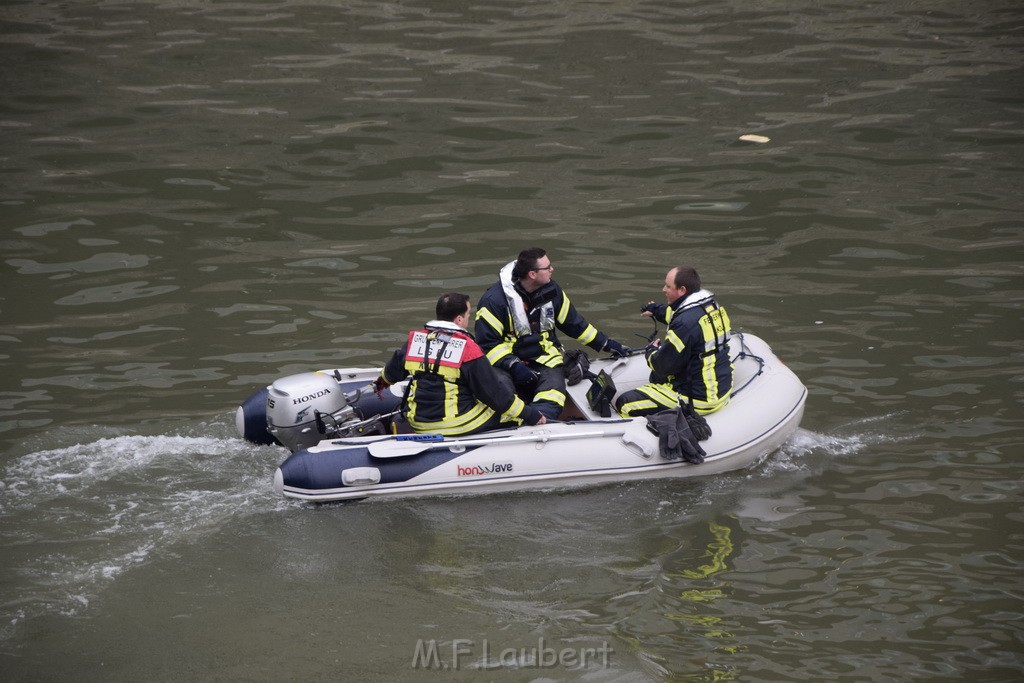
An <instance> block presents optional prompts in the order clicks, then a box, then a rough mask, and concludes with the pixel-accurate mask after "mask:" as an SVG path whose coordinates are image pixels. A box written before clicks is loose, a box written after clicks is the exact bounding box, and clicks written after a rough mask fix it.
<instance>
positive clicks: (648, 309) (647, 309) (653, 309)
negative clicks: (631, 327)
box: [640, 301, 659, 315]
mask: <svg viewBox="0 0 1024 683" xmlns="http://www.w3.org/2000/svg"><path fill="white" fill-rule="evenodd" d="M658 308H659V306H658V304H656V303H654V302H653V301H651V302H650V303H648V304H647V305H645V306H644V307H643V308H641V309H640V312H641V313H653V314H654V315H658Z"/></svg>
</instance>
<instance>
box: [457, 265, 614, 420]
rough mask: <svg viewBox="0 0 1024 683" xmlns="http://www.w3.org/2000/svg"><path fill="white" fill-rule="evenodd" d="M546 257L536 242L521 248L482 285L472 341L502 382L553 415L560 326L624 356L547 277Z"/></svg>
mask: <svg viewBox="0 0 1024 683" xmlns="http://www.w3.org/2000/svg"><path fill="white" fill-rule="evenodd" d="M554 269H555V267H554V266H553V265H551V258H550V257H549V256H548V254H547V252H546V251H544V250H543V249H541V248H540V247H533V248H530V249H524V250H523V251H521V252H520V253H519V258H517V259H516V260H515V261H512V262H511V263H509V264H507V265H506V266H505V267H504V268H502V269H501V272H500V273H499V275H498V282H497V283H495V284H494V285H492V286H491V288H490V289H488V290H487V291H486V292H485V293H484V295H483V297H482V298H481V299H480V303H479V304H478V305H477V314H476V328H475V334H476V340H477V343H479V344H480V347H481V348H483V350H484V352H486V353H487V359H488V360H489V361H490V362H491V364H492V365H493V366H494V367H496V368H497V369H499V370H503V371H504V372H499V373H498V376H499V378H501V380H502V381H503V382H509V383H511V384H514V385H515V388H516V390H517V391H518V392H519V393H521V394H532V395H533V401H532V405H533V406H534V407H536V408H537V410H539V411H540V412H541V413H542V414H543V415H545V416H546V417H547V418H548V419H549V420H557V419H558V417H559V415H560V414H561V412H562V407H563V406H564V405H565V372H564V370H563V367H562V366H563V365H564V360H563V353H564V350H563V348H562V345H561V343H560V342H559V340H558V335H557V331H558V330H560V331H562V332H564V333H565V334H567V335H569V336H570V337H572V338H574V339H576V340H578V341H579V342H580V343H581V344H585V345H587V346H589V347H590V348H592V349H594V350H595V351H608V352H610V353H612V354H616V355H624V354H625V353H626V351H627V349H626V347H624V346H623V345H622V344H620V343H619V342H617V341H615V340H614V339H611V338H610V337H608V335H606V334H604V333H603V332H599V331H598V330H597V328H596V327H594V326H593V325H591V324H590V323H588V322H587V321H586V320H585V319H584V318H583V316H582V315H580V314H579V312H578V311H577V310H576V307H575V306H573V305H572V302H570V301H569V297H568V296H567V295H566V293H565V292H564V291H563V290H562V288H561V287H560V286H559V285H558V283H557V282H555V281H554V280H553V279H552V271H554Z"/></svg>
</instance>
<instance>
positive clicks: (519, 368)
mask: <svg viewBox="0 0 1024 683" xmlns="http://www.w3.org/2000/svg"><path fill="white" fill-rule="evenodd" d="M508 372H509V374H510V375H512V383H513V384H515V385H516V390H518V391H532V390H533V388H534V387H535V386H537V378H538V375H537V373H536V372H534V371H533V370H531V369H530V368H529V367H527V365H526V363H524V362H523V361H521V360H517V361H515V362H514V363H512V365H511V367H509V369H508Z"/></svg>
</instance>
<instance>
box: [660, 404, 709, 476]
mask: <svg viewBox="0 0 1024 683" xmlns="http://www.w3.org/2000/svg"><path fill="white" fill-rule="evenodd" d="M647 429H648V430H649V431H650V432H651V433H653V434H657V435H658V446H659V447H660V448H661V457H663V458H665V459H666V460H679V459H680V458H682V459H683V460H685V461H686V462H688V463H691V464H693V465H699V464H701V463H702V462H704V456H706V455H707V452H706V451H705V450H704V449H703V448H701V446H700V442H701V441H706V440H707V439H709V438H711V427H710V426H708V422H707V420H705V419H704V418H703V417H702V416H700V415H698V414H697V413H696V412H694V410H693V408H692V407H690V406H689V405H686V404H684V405H681V406H679V407H678V408H675V409H673V410H666V411H663V412H660V413H655V414H654V415H648V416H647Z"/></svg>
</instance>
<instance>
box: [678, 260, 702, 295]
mask: <svg viewBox="0 0 1024 683" xmlns="http://www.w3.org/2000/svg"><path fill="white" fill-rule="evenodd" d="M675 285H676V287H677V288H682V287H686V293H687V294H692V293H694V292H697V291H700V275H698V274H697V271H696V270H694V269H693V266H676V276H675Z"/></svg>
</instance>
